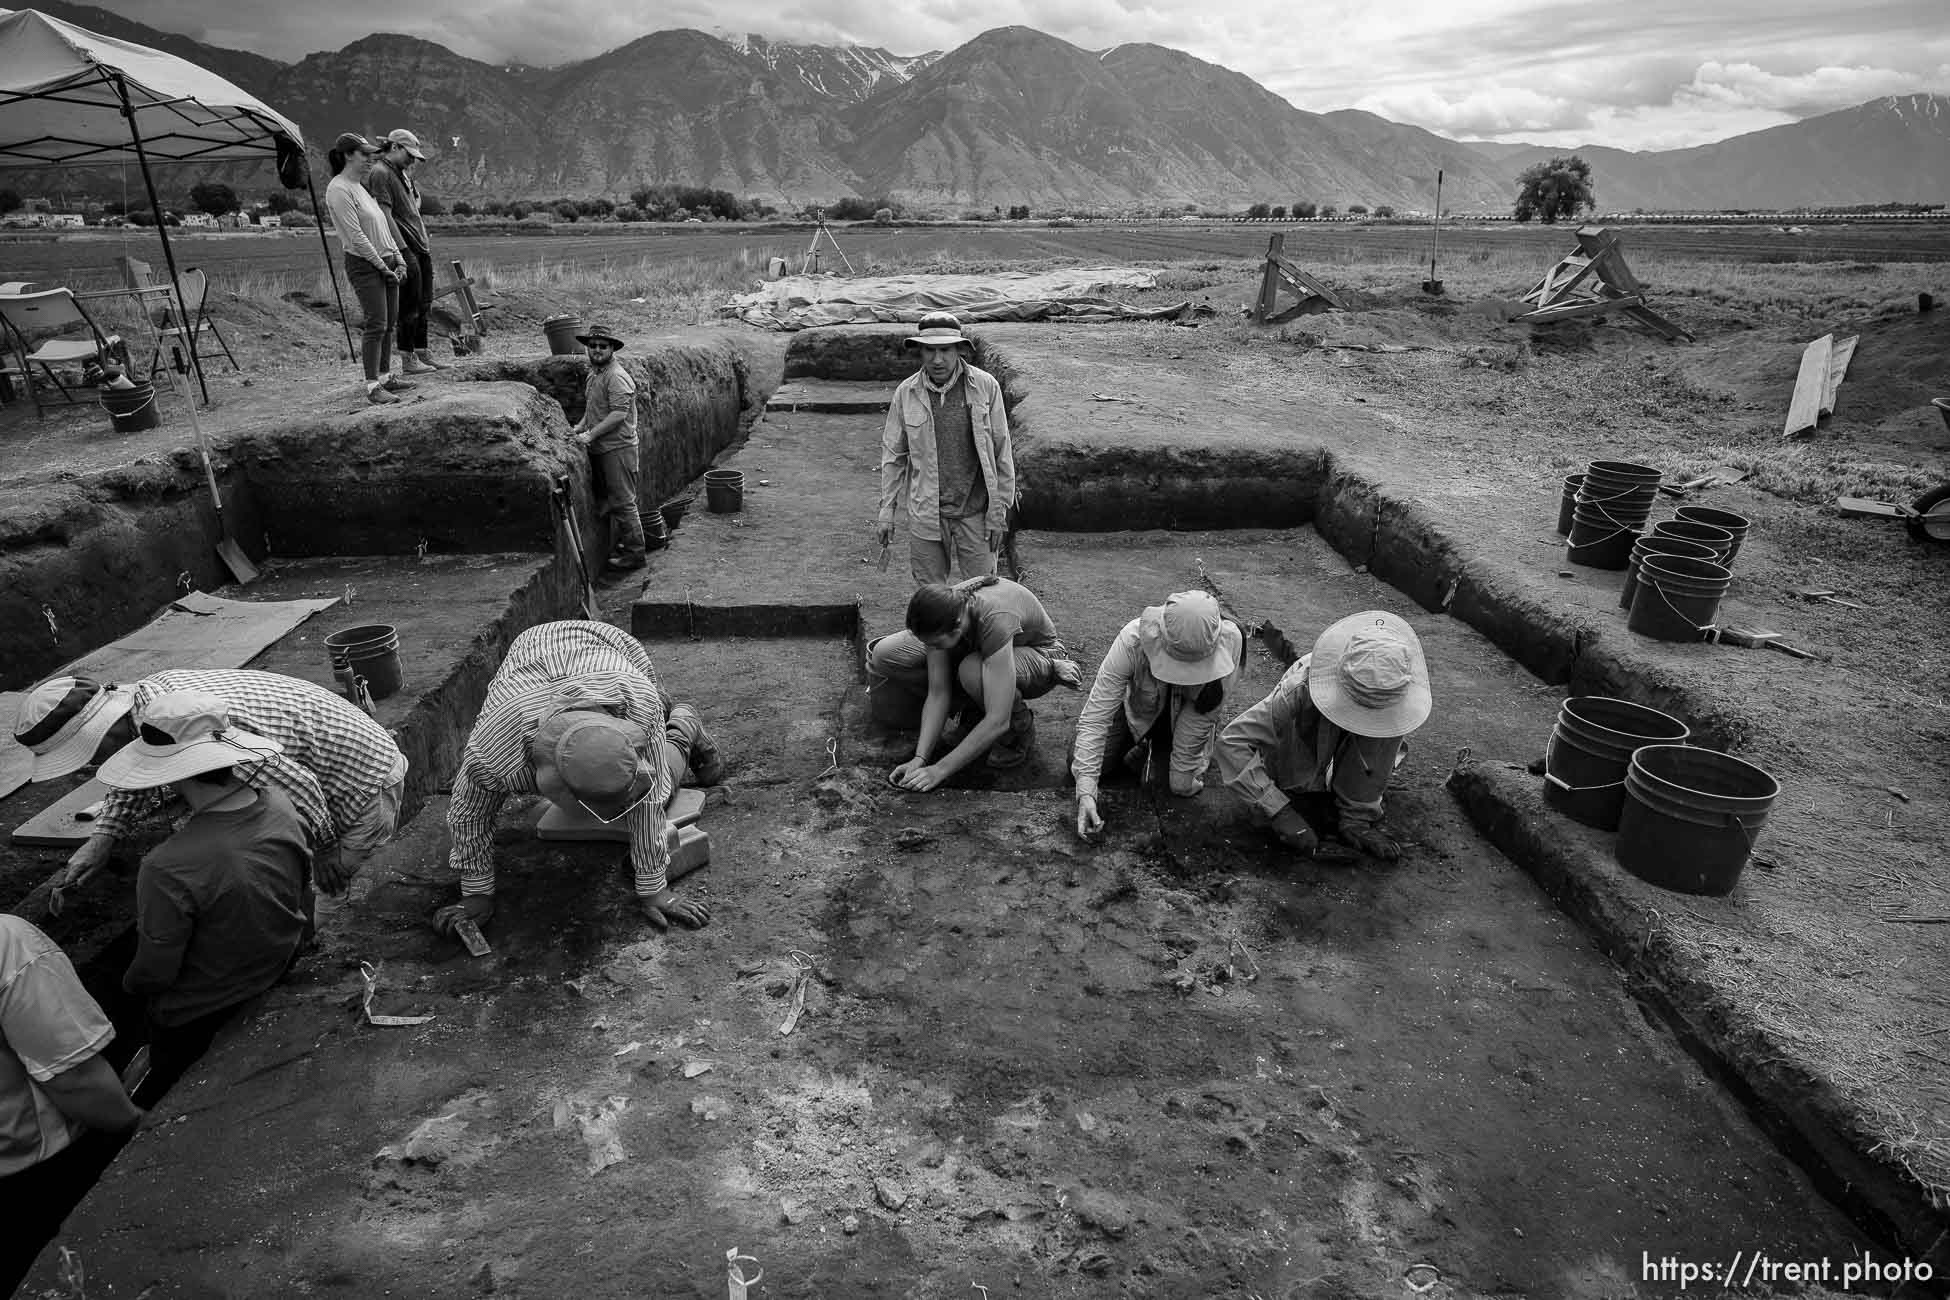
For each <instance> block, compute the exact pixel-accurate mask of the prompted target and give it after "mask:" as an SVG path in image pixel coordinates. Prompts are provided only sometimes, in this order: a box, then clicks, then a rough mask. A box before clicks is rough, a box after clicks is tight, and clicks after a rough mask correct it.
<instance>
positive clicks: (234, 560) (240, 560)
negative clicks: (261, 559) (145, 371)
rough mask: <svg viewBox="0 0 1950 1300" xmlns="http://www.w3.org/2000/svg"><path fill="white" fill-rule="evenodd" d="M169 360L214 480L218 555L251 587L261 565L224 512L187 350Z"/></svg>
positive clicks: (208, 476)
mask: <svg viewBox="0 0 1950 1300" xmlns="http://www.w3.org/2000/svg"><path fill="white" fill-rule="evenodd" d="M169 352H170V361H169V386H170V389H171V391H175V392H181V393H182V395H183V400H184V402H185V403H186V404H187V405H188V406H189V408H190V427H191V428H192V429H194V430H195V431H196V451H197V454H198V455H199V456H201V457H202V458H203V476H204V477H205V478H206V479H208V480H209V481H210V502H211V504H212V505H214V506H215V507H216V510H217V533H218V537H217V558H218V559H220V560H222V561H223V567H224V568H226V569H228V570H230V576H231V577H232V578H234V579H236V580H237V581H238V582H241V583H243V584H244V585H245V586H249V585H250V584H251V583H253V582H256V581H257V577H258V574H257V566H256V565H255V564H252V563H251V557H250V556H248V555H246V554H244V548H243V547H241V546H239V545H237V539H236V538H235V537H232V536H231V535H230V519H229V516H227V515H225V514H224V512H223V493H222V492H221V491H220V490H219V489H218V487H217V470H216V466H215V465H213V464H212V463H211V461H210V440H209V438H208V436H207V435H205V434H204V432H203V417H202V416H200V415H198V414H197V412H196V394H195V393H193V392H191V391H190V386H189V369H190V366H189V362H188V361H186V360H185V359H184V357H183V349H181V348H179V347H172V348H171V349H170V350H169Z"/></svg>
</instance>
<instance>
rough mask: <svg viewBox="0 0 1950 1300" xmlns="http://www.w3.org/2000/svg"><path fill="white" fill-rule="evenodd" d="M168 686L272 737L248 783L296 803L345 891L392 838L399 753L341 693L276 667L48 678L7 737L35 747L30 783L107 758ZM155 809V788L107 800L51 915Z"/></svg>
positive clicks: (332, 884) (324, 880) (401, 785)
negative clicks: (126, 681) (118, 678)
mask: <svg viewBox="0 0 1950 1300" xmlns="http://www.w3.org/2000/svg"><path fill="white" fill-rule="evenodd" d="M173 691H201V692H204V693H206V694H209V695H213V696H215V697H217V698H218V699H220V700H222V701H223V703H224V706H225V708H226V710H227V711H228V714H229V717H230V719H231V721H232V722H233V723H234V724H235V725H237V726H239V727H242V728H244V729H245V730H246V731H250V732H254V733H256V734H257V735H260V736H266V737H269V738H270V739H271V740H274V741H276V742H277V743H278V746H279V748H280V752H279V753H277V754H275V755H273V756H271V757H270V758H269V759H268V760H267V761H266V762H265V763H263V764H262V765H261V766H258V767H256V768H255V769H253V775H252V776H251V781H252V784H254V785H256V786H257V787H259V788H262V787H263V786H264V785H266V784H267V783H268V784H270V785H275V786H276V787H278V788H279V789H280V790H282V791H283V792H284V794H285V797H286V798H288V799H289V800H290V801H291V803H292V804H293V806H294V807H296V808H297V810H298V815H299V816H300V817H301V818H302V819H303V820H304V823H305V826H306V829H307V830H308V831H309V832H310V834H311V837H312V846H313V849H314V850H315V857H314V858H313V863H312V870H313V872H314V873H315V876H316V880H317V884H318V887H319V888H320V889H322V890H324V891H325V892H326V893H328V894H340V893H343V892H344V891H345V888H346V886H347V885H349V884H350V883H351V882H352V878H353V877H354V876H355V875H357V874H358V872H359V869H360V867H362V866H363V865H364V864H365V861H366V859H367V858H369V857H370V856H372V854H373V853H374V852H376V851H377V850H378V849H379V848H380V847H381V846H383V845H384V844H386V843H387V842H388V841H389V840H391V839H392V838H393V832H394V831H395V830H396V829H397V828H398V825H399V808H400V799H401V797H402V795H404V793H405V791H406V755H404V754H402V753H400V750H399V746H398V745H396V744H394V743H393V738H392V736H391V735H390V734H388V732H387V731H386V729H385V728H384V727H382V726H380V725H379V724H378V723H377V722H374V721H373V720H372V719H371V718H369V717H367V716H366V715H365V714H364V713H363V712H361V711H360V710H358V709H356V708H354V707H353V706H352V705H351V704H349V703H347V702H346V701H345V700H342V699H340V698H339V697H338V696H336V695H334V694H332V692H330V691H328V690H326V689H325V688H324V687H322V686H316V685H313V684H312V683H311V682H307V681H303V680H301V679H299V678H296V677H286V676H284V675H283V674H282V673H264V672H256V671H253V670H250V669H242V668H239V669H195V668H166V669H164V670H163V671H162V672H159V673H151V674H150V675H149V676H147V677H144V678H143V679H142V680H141V681H138V682H136V683H135V684H133V685H131V686H116V685H113V684H104V683H101V682H95V681H91V680H89V679H88V678H86V677H55V678H51V679H49V680H48V681H45V682H42V683H41V684H40V685H39V686H36V687H35V688H34V689H33V690H32V691H30V692H29V693H28V695H27V698H26V699H24V700H23V701H21V705H20V713H19V716H18V718H17V719H16V720H15V724H14V739H15V740H16V741H17V742H19V743H20V744H21V745H24V746H25V747H26V748H28V749H30V750H32V751H33V752H34V772H33V779H34V780H36V781H50V780H53V779H54V778H56V777H62V776H67V775H69V774H70V773H73V772H78V771H80V770H81V769H82V768H84V767H89V766H93V765H97V764H100V763H103V762H106V761H107V759H108V757H109V756H110V755H111V754H114V753H115V752H116V751H118V750H120V749H121V748H122V747H123V746H124V745H127V744H128V743H129V742H131V741H133V740H134V739H135V737H136V725H137V723H139V722H140V721H141V720H142V716H143V713H144V711H145V710H146V709H148V707H149V706H150V705H151V704H152V703H153V702H154V701H155V700H156V699H157V698H158V697H160V696H163V695H166V694H168V693H170V692H173ZM161 806H162V797H161V793H160V792H158V791H154V790H146V791H134V790H118V791H116V792H115V793H114V794H111V795H110V796H109V797H108V798H107V799H104V800H103V801H102V806H101V812H100V813H99V814H98V815H97V816H96V818H95V824H94V833H93V834H91V835H90V836H89V837H88V842H87V843H85V844H83V845H82V846H81V847H80V848H79V849H77V850H76V851H75V853H74V856H73V857H71V858H69V859H68V866H67V869H66V871H65V872H64V874H63V876H62V878H61V879H60V880H59V881H58V882H57V883H56V894H55V904H54V910H55V913H56V914H57V915H58V914H59V912H60V901H59V900H60V899H61V897H62V894H63V893H64V892H66V891H71V890H74V889H77V888H79V887H80V886H81V885H83V884H85V883H86V882H87V881H88V880H89V879H90V878H91V877H92V876H94V875H95V873H96V872H98V871H100V870H101V869H102V868H103V867H104V866H106V865H107V864H108V860H109V857H110V855H111V853H112V852H113V851H114V847H115V841H116V839H117V838H119V837H121V836H124V835H126V834H128V833H129V832H130V831H132V830H133V829H134V828H135V825H136V823H137V822H138V821H140V820H141V819H142V818H143V817H144V816H146V815H149V814H151V813H153V812H155V811H156V810H157V809H159V808H160V807H161Z"/></svg>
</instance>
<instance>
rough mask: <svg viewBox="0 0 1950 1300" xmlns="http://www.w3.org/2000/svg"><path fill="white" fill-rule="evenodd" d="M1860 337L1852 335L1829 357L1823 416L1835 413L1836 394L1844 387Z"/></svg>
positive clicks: (1824, 382) (1823, 397) (1824, 387)
mask: <svg viewBox="0 0 1950 1300" xmlns="http://www.w3.org/2000/svg"><path fill="white" fill-rule="evenodd" d="M1859 339H1860V336H1859V335H1856V334H1851V335H1849V336H1848V337H1847V338H1845V339H1843V340H1842V341H1841V342H1839V343H1837V344H1836V345H1835V350H1834V351H1833V352H1831V353H1830V354H1829V356H1828V378H1827V379H1826V380H1824V381H1823V382H1822V385H1821V414H1822V415H1833V414H1834V413H1835V394H1836V391H1837V390H1839V389H1840V388H1841V386H1842V376H1843V375H1846V374H1847V373H1848V359H1849V358H1850V357H1852V356H1854V355H1855V345H1856V343H1857V341H1858V340H1859Z"/></svg>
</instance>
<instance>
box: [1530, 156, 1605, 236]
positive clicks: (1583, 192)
mask: <svg viewBox="0 0 1950 1300" xmlns="http://www.w3.org/2000/svg"><path fill="white" fill-rule="evenodd" d="M1591 206H1592V189H1591V164H1590V163H1588V162H1586V161H1585V160H1584V159H1582V158H1580V157H1578V156H1577V155H1576V154H1570V155H1567V156H1566V157H1562V158H1553V159H1551V160H1550V161H1549V162H1540V163H1538V164H1537V165H1536V166H1534V167H1528V168H1526V169H1525V170H1524V173H1523V175H1521V176H1519V177H1517V206H1516V209H1515V211H1514V213H1513V214H1512V215H1514V216H1515V217H1516V219H1517V220H1518V221H1528V220H1530V219H1531V218H1532V217H1535V218H1537V219H1538V220H1539V221H1541V222H1543V223H1544V224H1545V225H1547V226H1551V225H1556V224H1557V220H1558V218H1560V217H1575V216H1577V214H1578V211H1579V210H1580V209H1582V208H1589V207H1591Z"/></svg>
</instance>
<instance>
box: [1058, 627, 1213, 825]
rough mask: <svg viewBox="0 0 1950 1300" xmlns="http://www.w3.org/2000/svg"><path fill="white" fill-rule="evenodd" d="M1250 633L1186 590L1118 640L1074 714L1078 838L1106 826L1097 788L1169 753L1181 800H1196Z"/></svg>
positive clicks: (1165, 765) (1170, 781) (1138, 772)
mask: <svg viewBox="0 0 1950 1300" xmlns="http://www.w3.org/2000/svg"><path fill="white" fill-rule="evenodd" d="M1243 645H1244V637H1243V636H1242V635H1241V634H1240V631H1239V627H1238V625H1237V624H1235V623H1233V622H1232V621H1231V620H1229V619H1227V618H1226V617H1225V614H1224V612H1223V611H1222V610H1221V609H1220V607H1219V602H1218V601H1217V600H1216V599H1215V598H1214V597H1213V596H1212V594H1211V593H1210V592H1206V591H1180V592H1176V593H1174V594H1172V595H1171V596H1168V597H1166V598H1165V602H1164V603H1163V604H1162V605H1152V606H1149V607H1148V608H1146V609H1145V610H1144V611H1143V612H1142V613H1140V614H1139V615H1138V616H1137V617H1136V618H1134V619H1132V620H1131V621H1130V622H1128V623H1126V624H1125V625H1124V628H1123V630H1122V631H1121V632H1119V633H1118V634H1117V639H1116V640H1114V641H1112V642H1111V646H1110V649H1109V651H1108V652H1106V653H1105V655H1104V660H1103V662H1102V663H1101V664H1099V665H1098V666H1097V676H1096V679H1095V680H1094V681H1092V682H1091V684H1090V694H1089V695H1088V696H1087V697H1086V698H1085V699H1084V702H1083V711H1082V712H1081V713H1080V714H1079V715H1078V717H1077V729H1076V736H1075V739H1074V740H1073V741H1072V749H1071V754H1070V775H1071V778H1072V779H1073V780H1074V781H1075V782H1076V787H1077V834H1078V835H1079V836H1082V837H1084V838H1088V837H1089V836H1091V835H1093V834H1095V833H1096V832H1098V831H1100V830H1102V829H1103V826H1104V821H1103V817H1102V815H1101V814H1100V813H1099V812H1098V809H1097V797H1098V791H1099V788H1100V786H1101V785H1102V783H1104V782H1106V781H1118V780H1125V779H1130V778H1135V777H1140V776H1142V774H1143V773H1144V771H1145V769H1146V768H1147V767H1153V766H1154V761H1153V760H1154V759H1162V760H1163V762H1162V763H1161V764H1157V765H1156V766H1161V767H1162V769H1163V772H1164V775H1165V780H1166V783H1167V785H1168V787H1169V788H1170V790H1171V792H1172V793H1173V794H1174V795H1177V796H1178V797H1179V798H1181V799H1192V798H1196V797H1197V796H1198V793H1199V791H1200V790H1202V789H1204V786H1205V773H1206V771H1207V769H1209V768H1210V767H1211V765H1212V758H1213V754H1214V752H1215V750H1216V748H1217V745H1218V739H1219V724H1220V721H1221V719H1220V714H1219V705H1220V704H1222V703H1223V702H1224V701H1225V697H1226V695H1227V694H1228V693H1229V692H1230V691H1231V689H1232V688H1233V687H1235V686H1237V685H1238V683H1239V675H1240V665H1241V662H1242V660H1243V658H1244V656H1243V654H1242V653H1241V650H1242V648H1243Z"/></svg>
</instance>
